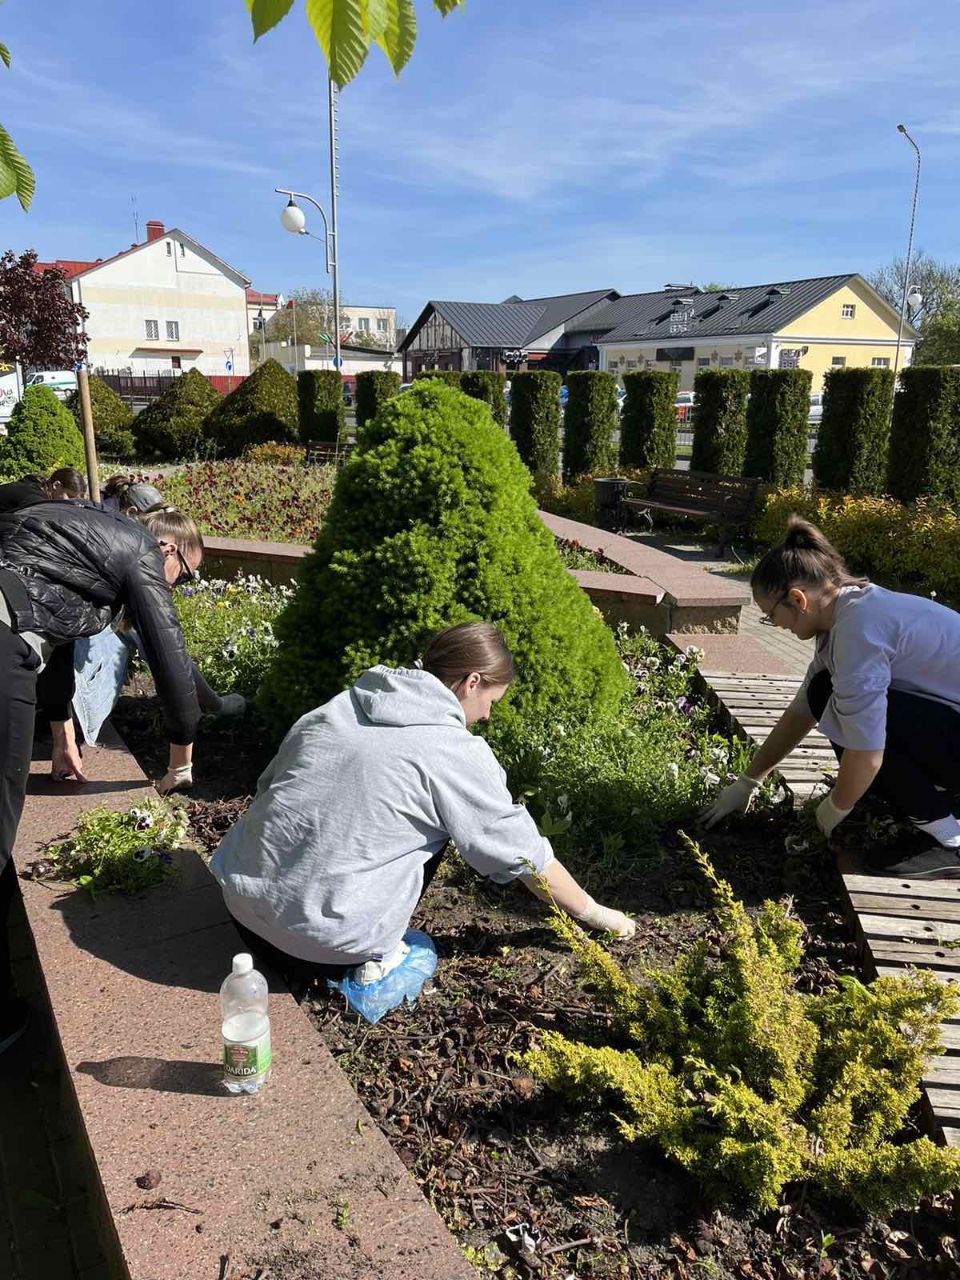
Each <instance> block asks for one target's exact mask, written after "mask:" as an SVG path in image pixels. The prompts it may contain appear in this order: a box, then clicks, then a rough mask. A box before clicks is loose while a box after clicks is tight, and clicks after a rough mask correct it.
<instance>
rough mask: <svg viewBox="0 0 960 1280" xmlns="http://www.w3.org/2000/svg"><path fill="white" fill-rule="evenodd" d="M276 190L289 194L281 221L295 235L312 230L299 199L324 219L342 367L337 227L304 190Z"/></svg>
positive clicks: (336, 348)
mask: <svg viewBox="0 0 960 1280" xmlns="http://www.w3.org/2000/svg"><path fill="white" fill-rule="evenodd" d="M274 191H276V192H277V194H278V195H282V196H287V197H288V199H287V203H286V204H285V205H284V208H283V212H282V213H281V214H280V221H281V223H282V224H283V226H284V228H285V230H287V231H290V232H292V234H293V235H300V236H308V235H310V232H309V231H308V230H307V217H306V214H305V213H304V212H303V210H302V209H301V208H300V206H299V205H298V204H297V201H298V200H306V201H307V203H308V204H312V205H313V207H314V208H315V209H316V211H317V212H318V213H319V214H320V217H321V219H322V221H323V264H324V268H325V270H326V271H327V273H328V275H331V276H332V277H333V342H334V352H335V364H336V367H337V369H338V370H339V369H340V289H339V281H338V277H337V235H336V227H334V229H333V230H331V228H330V225H329V224H328V222H327V215H326V213H325V212H324V209H323V206H322V205H321V204H320V203H319V202H318V201H316V200H314V198H313V196H308V195H307V194H306V192H303V191H292V190H291V189H290V188H289V187H274Z"/></svg>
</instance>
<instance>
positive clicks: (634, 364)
mask: <svg viewBox="0 0 960 1280" xmlns="http://www.w3.org/2000/svg"><path fill="white" fill-rule="evenodd" d="M636 367H637V362H636V360H628V361H627V368H628V369H635V368H636Z"/></svg>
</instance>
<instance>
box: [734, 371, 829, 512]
mask: <svg viewBox="0 0 960 1280" xmlns="http://www.w3.org/2000/svg"><path fill="white" fill-rule="evenodd" d="M812 376H813V375H812V374H811V373H810V370H809V369H755V370H754V371H753V373H751V375H750V404H749V406H748V408H747V447H746V452H745V454H744V459H743V474H744V475H746V476H759V477H760V478H761V480H766V481H768V482H769V483H770V484H774V485H776V486H777V488H778V489H785V488H788V487H789V486H790V485H797V484H803V476H804V472H805V471H806V469H807V433H808V426H807V419H808V418H809V416H810V383H811V380H812Z"/></svg>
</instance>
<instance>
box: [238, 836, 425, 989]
mask: <svg viewBox="0 0 960 1280" xmlns="http://www.w3.org/2000/svg"><path fill="white" fill-rule="evenodd" d="M446 851H447V846H446V845H444V846H443V848H442V849H441V850H440V852H439V853H435V854H434V855H433V857H432V858H431V859H430V860H429V862H426V863H425V864H424V867H423V884H422V885H421V886H420V897H419V898H418V899H417V901H418V902H419V901H420V900H421V899H422V898H423V895H424V894H425V893H426V892H427V890H428V889H429V888H430V882H431V881H432V880H433V877H434V876H435V875H436V874H437V868H438V867H439V866H440V863H441V862H442V861H443V855H444V854H445V853H446ZM233 923H234V924H235V925H236V928H237V932H238V933H239V934H240V937H241V938H242V939H243V940H244V942H245V943H246V944H247V946H248V947H249V948H250V951H251V954H253V955H254V956H256V957H257V958H258V959H259V960H262V961H263V962H264V963H265V964H268V965H270V967H271V968H272V969H276V971H277V972H278V973H281V974H283V977H284V978H285V979H286V981H287V982H288V983H289V984H290V985H291V986H299V985H304V984H305V985H307V986H310V985H311V984H312V983H313V982H319V981H322V980H323V979H325V978H333V979H335V980H336V979H339V978H342V977H343V976H344V974H345V973H347V972H348V971H349V970H350V969H353V968H355V967H356V966H355V965H350V964H314V963H313V961H312V960H300V959H298V958H297V957H296V956H291V955H288V954H287V952H286V951H281V950H280V948H279V947H275V946H274V945H273V943H272V942H268V941H267V940H266V938H261V937H260V935H259V934H256V933H254V932H253V930H252V929H248V928H246V927H245V926H244V925H242V924H241V923H240V921H239V920H234V922H233Z"/></svg>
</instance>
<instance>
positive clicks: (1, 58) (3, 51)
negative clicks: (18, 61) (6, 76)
mask: <svg viewBox="0 0 960 1280" xmlns="http://www.w3.org/2000/svg"><path fill="white" fill-rule="evenodd" d="M0 62H2V63H3V65H4V66H5V67H9V65H10V50H9V49H8V48H7V46H6V45H5V44H0Z"/></svg>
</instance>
